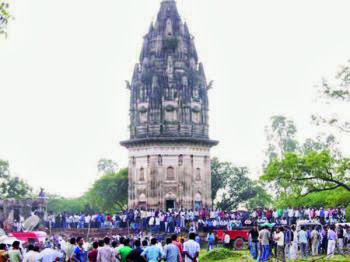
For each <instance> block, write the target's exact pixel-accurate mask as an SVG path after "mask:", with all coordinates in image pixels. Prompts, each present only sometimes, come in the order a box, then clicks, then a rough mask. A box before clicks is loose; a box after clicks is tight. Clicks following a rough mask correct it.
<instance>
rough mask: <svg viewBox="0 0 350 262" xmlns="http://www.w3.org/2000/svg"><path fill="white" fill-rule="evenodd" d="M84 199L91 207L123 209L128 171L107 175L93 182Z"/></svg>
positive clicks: (123, 170)
mask: <svg viewBox="0 0 350 262" xmlns="http://www.w3.org/2000/svg"><path fill="white" fill-rule="evenodd" d="M85 197H86V199H87V201H88V203H89V204H91V206H92V207H100V208H101V209H102V210H112V209H120V210H122V209H124V208H126V207H127V201H128V169H127V168H124V169H121V170H120V171H119V172H117V173H107V174H105V175H103V176H102V177H101V178H99V179H98V180H96V181H95V183H94V184H93V186H92V187H91V188H90V190H89V191H88V192H87V193H86V194H85Z"/></svg>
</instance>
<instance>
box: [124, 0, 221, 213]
mask: <svg viewBox="0 0 350 262" xmlns="http://www.w3.org/2000/svg"><path fill="white" fill-rule="evenodd" d="M128 88H129V89H130V92H131V95H130V139H129V140H128V141H123V142H121V144H122V145H123V146H125V147H126V148H127V149H128V150H129V190H128V192H129V200H128V205H129V208H135V207H144V208H153V209H156V208H160V209H169V208H181V207H182V208H187V209H196V208H202V207H211V205H212V201H211V170H210V148H211V147H212V146H214V145H216V144H217V143H218V142H217V141H213V140H210V139H209V135H208V129H209V126H208V111H209V108H208V96H207V90H208V89H209V87H208V85H207V81H206V78H205V74H204V69H203V65H202V63H199V62H198V56H197V51H196V48H195V45H194V38H193V36H192V35H191V34H190V33H189V30H188V27H187V24H186V23H183V22H182V20H181V18H180V16H179V13H178V11H177V7H176V2H175V0H163V1H162V2H161V7H160V11H159V13H158V17H157V21H156V22H155V23H154V24H153V23H152V24H151V26H150V28H149V31H148V33H147V34H146V35H145V36H144V44H143V47H142V50H141V55H140V61H139V63H137V64H136V65H135V69H134V73H133V77H132V82H131V84H130V85H129V84H128Z"/></svg>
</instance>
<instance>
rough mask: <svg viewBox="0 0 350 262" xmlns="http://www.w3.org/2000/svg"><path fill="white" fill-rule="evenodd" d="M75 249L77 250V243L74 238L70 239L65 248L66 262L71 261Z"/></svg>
mask: <svg viewBox="0 0 350 262" xmlns="http://www.w3.org/2000/svg"><path fill="white" fill-rule="evenodd" d="M76 248H77V241H76V239H75V237H72V238H71V239H70V240H69V244H68V245H67V248H66V262H69V261H70V260H71V257H72V255H73V253H74V250H75V249H76Z"/></svg>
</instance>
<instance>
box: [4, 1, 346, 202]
mask: <svg viewBox="0 0 350 262" xmlns="http://www.w3.org/2000/svg"><path fill="white" fill-rule="evenodd" d="M11 2H12V1H11ZM159 4H160V0H99V1H96V0H94V1H92V0H74V1H72V0H59V1H58V0H16V1H14V6H13V9H14V10H13V12H14V14H15V16H16V19H15V20H14V21H11V26H10V28H9V37H8V39H7V40H0V94H1V95H0V99H1V102H0V117H1V118H0V120H1V127H0V158H3V159H7V160H9V161H10V165H11V170H12V172H13V173H14V174H16V175H19V176H21V177H23V178H24V179H26V180H27V181H28V182H29V183H30V184H31V185H33V186H34V188H36V189H37V188H39V187H40V186H43V187H45V188H46V190H47V191H49V192H53V193H59V194H62V195H64V196H78V195H80V194H81V193H83V192H84V191H86V190H87V189H88V187H89V186H90V185H91V183H92V182H93V181H94V179H96V177H97V170H96V164H97V161H98V160H99V159H100V158H110V159H113V160H115V161H116V162H117V163H118V164H119V165H120V166H121V167H124V166H126V164H127V158H128V155H127V150H126V149H124V148H122V147H121V146H120V145H119V141H121V140H124V139H127V138H128V132H127V126H128V102H129V93H128V90H127V89H126V88H125V83H124V80H130V78H131V75H132V71H133V67H134V64H135V63H136V62H137V59H138V56H139V54H140V49H141V45H142V36H143V35H144V34H145V33H146V32H147V29H148V27H149V24H150V22H151V21H152V20H154V19H155V17H156V14H157V12H158V9H159ZM178 8H179V11H180V13H181V15H182V18H183V19H184V20H186V21H187V22H188V24H189V27H190V31H191V33H192V34H193V35H194V36H195V39H196V41H195V42H196V46H197V50H198V53H199V57H200V60H201V61H202V62H203V63H204V66H205V70H206V74H207V79H209V80H211V79H212V80H214V81H215V83H214V89H212V90H211V91H210V94H209V98H210V123H211V128H210V134H211V138H213V139H217V140H220V144H219V145H218V146H217V147H216V148H214V149H213V150H212V155H213V156H218V157H219V158H220V159H222V160H229V161H232V162H234V163H235V164H238V165H248V166H249V167H250V168H251V170H252V173H253V175H254V176H256V175H257V170H258V169H259V167H260V166H261V163H262V160H263V150H264V146H265V145H266V141H265V136H264V126H265V125H266V124H267V123H268V122H269V118H270V117H271V116H272V115H275V114H285V115H286V116H288V117H291V118H292V119H294V120H295V121H296V123H297V125H298V128H299V132H300V136H301V137H307V136H312V135H313V134H315V132H316V131H317V130H315V127H313V126H312V125H310V114H311V113H313V112H315V111H329V108H327V107H324V106H322V105H320V104H319V103H317V102H316V101H315V96H316V89H315V87H314V85H315V84H317V83H318V82H319V80H320V79H321V77H322V76H326V75H328V74H329V72H333V71H334V70H335V69H336V68H337V66H338V65H339V64H342V63H345V61H346V60H347V59H348V58H350V51H349V50H350V49H349V47H350V33H349V24H350V16H349V10H350V1H348V0H344V1H337V0H332V1H331V0H328V1H322V0H308V1H305V0H293V1H291V0H290V1H281V0H265V1H261V0H255V1H252V0H244V1H243V0H241V1H236V0H216V1H213V0H178ZM338 110H339V109H338ZM344 111H345V110H344ZM346 112H347V114H348V112H349V110H348V111H346ZM342 147H343V148H350V143H349V140H345V139H343V144H342Z"/></svg>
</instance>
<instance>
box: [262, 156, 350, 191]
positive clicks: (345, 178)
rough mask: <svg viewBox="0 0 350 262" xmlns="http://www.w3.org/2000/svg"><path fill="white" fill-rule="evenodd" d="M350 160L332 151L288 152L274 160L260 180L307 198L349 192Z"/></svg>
mask: <svg viewBox="0 0 350 262" xmlns="http://www.w3.org/2000/svg"><path fill="white" fill-rule="evenodd" d="M349 172H350V159H349V158H336V157H333V156H332V155H331V154H330V152H329V151H322V152H309V153H308V154H306V155H302V154H299V153H285V155H284V157H283V159H277V158H276V159H273V160H272V161H271V162H270V163H269V164H268V166H267V168H266V170H265V173H264V174H263V176H262V177H261V179H262V180H263V181H265V182H275V183H276V185H277V186H279V187H281V188H284V189H288V190H287V191H286V192H287V193H290V194H297V195H302V196H306V195H308V194H310V193H315V192H322V191H331V190H334V189H337V188H343V189H345V190H346V191H350V184H349V182H350V177H349Z"/></svg>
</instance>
